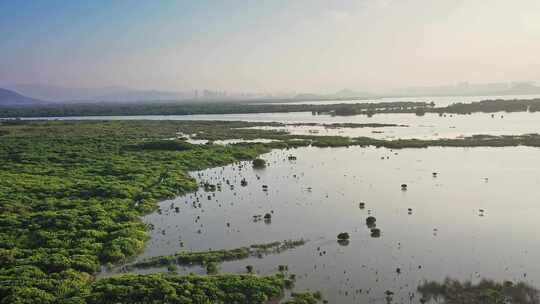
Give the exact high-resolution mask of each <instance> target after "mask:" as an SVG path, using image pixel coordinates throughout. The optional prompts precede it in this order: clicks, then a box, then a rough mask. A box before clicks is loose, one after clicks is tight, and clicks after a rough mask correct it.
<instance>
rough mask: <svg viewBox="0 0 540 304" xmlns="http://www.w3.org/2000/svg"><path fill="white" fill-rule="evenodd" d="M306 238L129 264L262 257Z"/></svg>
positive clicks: (207, 262) (143, 265)
mask: <svg viewBox="0 0 540 304" xmlns="http://www.w3.org/2000/svg"><path fill="white" fill-rule="evenodd" d="M305 243H306V241H305V240H303V239H300V240H286V241H282V242H272V243H267V244H255V245H251V246H249V247H240V248H235V249H229V250H211V251H202V252H179V253H177V254H175V255H173V256H159V257H154V258H149V259H146V260H143V261H140V262H137V263H134V264H130V265H127V268H128V269H131V268H149V267H161V266H167V265H171V264H178V265H186V266H190V265H210V264H212V263H221V262H226V261H235V260H243V259H247V258H250V257H262V256H264V255H269V254H278V253H281V252H282V251H285V250H289V249H293V248H296V247H299V246H302V245H304V244H305Z"/></svg>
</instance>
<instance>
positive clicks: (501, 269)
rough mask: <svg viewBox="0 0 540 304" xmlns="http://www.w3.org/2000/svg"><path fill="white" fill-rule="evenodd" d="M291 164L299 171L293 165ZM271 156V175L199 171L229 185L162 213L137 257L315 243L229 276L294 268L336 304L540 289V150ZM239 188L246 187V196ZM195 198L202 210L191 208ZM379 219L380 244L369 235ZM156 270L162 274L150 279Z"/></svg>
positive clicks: (245, 169)
mask: <svg viewBox="0 0 540 304" xmlns="http://www.w3.org/2000/svg"><path fill="white" fill-rule="evenodd" d="M291 154H292V155H295V156H296V157H297V160H296V161H289V160H288V159H287V156H288V155H291ZM263 158H264V159H266V160H267V161H268V163H269V166H268V167H267V168H266V169H263V170H254V169H253V168H251V165H250V164H249V163H246V162H242V163H237V164H234V165H229V166H225V167H219V168H213V169H209V170H204V171H201V172H194V173H193V176H194V177H196V178H197V180H198V181H199V182H201V183H202V182H205V181H208V182H210V183H213V184H216V183H220V182H221V183H223V188H222V189H223V190H222V191H217V192H215V196H212V195H213V194H212V193H206V192H204V191H202V190H201V191H199V192H197V193H192V194H188V195H186V196H182V197H178V198H176V199H174V200H169V201H164V202H162V203H160V206H161V210H162V212H161V214H159V213H157V212H156V213H153V214H150V215H148V216H146V217H145V218H144V221H145V222H147V223H151V224H153V225H154V227H155V228H154V230H153V231H152V238H151V240H150V241H149V242H148V244H147V246H146V249H145V251H144V253H143V254H142V255H141V256H140V257H139V258H138V259H143V258H147V257H152V256H159V255H170V254H174V253H175V252H177V251H180V250H195V251H199V250H208V249H223V248H225V249H231V248H237V247H241V246H248V245H250V244H256V243H265V242H272V241H279V240H286V239H298V238H304V239H308V240H309V242H308V243H307V244H306V245H304V246H302V247H299V248H296V249H293V250H290V251H287V252H284V253H281V254H278V255H270V256H266V257H264V258H262V259H258V258H251V259H247V260H242V261H235V262H227V263H224V264H222V265H221V271H222V272H245V266H246V265H253V266H254V268H255V270H256V271H257V272H258V273H261V274H271V273H276V272H277V266H278V265H281V264H285V265H289V271H290V272H291V273H296V274H297V276H298V280H297V283H296V289H297V290H305V289H311V290H321V291H322V292H323V294H324V296H325V298H326V299H328V300H329V301H330V303H386V301H385V299H384V298H385V297H384V292H385V291H386V290H391V291H393V292H395V293H396V295H395V296H394V300H395V302H396V303H410V295H411V293H414V292H415V291H416V287H417V286H418V284H419V283H421V282H422V281H423V280H443V279H444V278H445V277H452V278H456V279H463V280H465V279H467V280H472V281H473V282H477V281H479V280H480V279H481V278H491V279H496V280H515V281H519V280H521V281H526V282H528V283H530V284H532V285H533V286H536V287H540V284H539V283H540V281H539V280H540V264H539V263H538V257H539V256H540V242H539V241H538V240H537V238H536V232H537V231H539V229H540V221H538V219H539V218H540V204H539V201H540V187H539V185H540V170H538V168H537V167H536V164H538V163H540V150H539V149H535V148H528V147H512V148H428V149H404V150H394V151H392V150H389V149H384V148H380V149H376V148H360V147H352V148H311V147H307V148H300V149H294V150H288V151H284V150H280V151H273V152H271V153H268V154H266V155H264V156H263ZM433 172H437V176H436V177H434V176H433V174H432V173H433ZM242 178H246V180H247V181H248V186H247V187H241V186H240V180H241V179H242ZM226 179H228V180H230V182H231V184H233V185H234V190H231V189H230V188H229V187H227V185H226V184H225V180H226ZM403 183H406V184H407V185H408V189H407V190H406V191H402V190H401V186H400V185H401V184H403ZM263 184H264V185H268V188H269V190H268V191H267V192H264V191H262V185H263ZM208 195H210V199H209V198H208ZM197 198H198V200H199V202H200V203H201V207H194V206H193V203H194V202H195V203H196V204H195V205H196V206H197V204H198V203H197V202H196V200H197ZM360 202H365V204H366V207H365V209H360V208H359V203H360ZM174 207H179V208H180V211H179V212H178V213H177V212H175V211H174ZM409 208H411V209H412V212H409V211H408V209H409ZM480 209H483V210H484V211H483V212H481V211H480ZM272 211H273V212H274V213H273V217H272V221H271V223H264V222H263V221H260V222H253V220H252V216H253V215H256V214H265V213H267V212H272ZM370 214H371V215H373V216H375V217H376V219H377V222H376V225H377V227H378V228H380V229H381V231H382V233H381V236H380V237H379V238H372V237H371V236H370V231H369V229H368V228H367V226H366V217H367V216H369V215H370ZM227 223H230V227H227ZM340 232H348V233H350V235H351V240H350V243H349V245H348V246H341V245H339V244H338V243H337V241H336V236H337V234H338V233H340ZM181 242H182V243H183V247H181ZM397 268H400V272H401V273H397V271H396V270H397ZM155 271H164V269H146V270H144V271H142V272H155ZM180 271H182V272H199V273H204V270H202V269H200V268H198V267H194V268H181V269H180ZM418 297H419V296H417V298H415V300H414V301H412V303H418Z"/></svg>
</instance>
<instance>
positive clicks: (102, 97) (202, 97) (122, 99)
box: [0, 82, 540, 105]
mask: <svg viewBox="0 0 540 304" xmlns="http://www.w3.org/2000/svg"><path fill="white" fill-rule="evenodd" d="M2 87H3V88H4V89H2V96H0V105H33V104H44V103H47V102H44V101H43V100H46V101H48V102H50V103H53V104H54V103H64V104H69V103H91V102H109V103H111V102H114V103H136V102H191V101H196V100H197V101H242V100H244V101H245V100H249V101H266V100H276V101H280V102H287V101H291V100H331V99H365V98H380V97H411V98H414V97H421V96H422V97H425V96H482V95H484V96H488V95H491V96H504V95H528V94H540V87H539V86H537V85H536V84H535V83H534V82H511V83H488V84H470V83H467V82H463V83H458V84H456V85H446V86H431V87H408V88H398V89H391V90H382V91H373V92H368V91H358V90H350V89H343V90H340V91H337V92H334V93H328V94H313V93H309V92H306V93H302V94H295V93H287V94H271V93H270V94H263V93H242V92H240V93H230V92H229V93H227V92H225V91H212V90H190V91H184V92H174V91H160V90H138V89H131V88H126V87H120V86H109V87H101V88H70V87H62V86H55V85H43V84H17V85H3V86H2Z"/></svg>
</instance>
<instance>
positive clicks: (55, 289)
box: [0, 122, 268, 303]
mask: <svg viewBox="0 0 540 304" xmlns="http://www.w3.org/2000/svg"><path fill="white" fill-rule="evenodd" d="M0 129H1V130H2V131H3V132H2V133H3V134H4V135H3V136H1V137H0V159H1V161H0V210H1V212H0V303H84V302H85V301H86V299H87V298H88V297H89V296H90V295H91V294H92V290H93V289H94V285H93V282H94V280H95V278H94V275H95V274H96V273H97V272H98V271H99V269H100V265H102V264H107V263H121V262H124V261H126V260H127V259H128V258H130V257H132V256H134V255H135V254H137V253H138V252H140V251H141V250H142V249H143V247H144V244H145V241H146V240H147V238H148V227H146V225H144V224H143V223H142V221H141V219H140V218H141V215H143V214H146V213H148V212H150V211H152V210H154V209H155V208H156V202H157V201H158V200H161V199H164V198H167V197H173V196H177V195H179V194H182V193H186V192H188V191H194V190H196V189H197V184H196V182H195V180H194V179H193V178H192V177H190V176H189V175H188V172H189V171H190V170H197V169H202V168H207V167H212V166H219V165H225V164H228V163H231V162H235V161H238V160H242V159H253V158H255V157H256V156H257V155H259V154H261V153H263V152H267V151H268V148H266V147H264V146H261V145H253V146H246V145H243V146H227V147H224V146H197V145H189V144H186V143H184V142H176V141H171V142H169V141H166V142H164V141H162V140H161V138H164V137H171V134H175V132H177V128H176V126H173V125H168V124H167V123H165V124H162V125H161V124H152V123H150V124H148V123H127V124H126V123H116V122H90V123H72V122H71V123H70V122H46V123H42V122H36V123H7V124H5V123H3V124H2V125H1V126H0ZM96 284H101V283H99V281H97V283H96Z"/></svg>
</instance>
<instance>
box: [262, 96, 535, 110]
mask: <svg viewBox="0 0 540 304" xmlns="http://www.w3.org/2000/svg"><path fill="white" fill-rule="evenodd" d="M533 98H540V95H538V94H536V95H483V96H420V97H384V98H376V99H373V98H370V99H352V100H313V101H299V102H287V103H279V102H267V103H264V104H308V105H325V104H340V103H364V102H372V103H375V102H399V101H412V102H434V103H435V105H436V106H437V107H446V106H449V105H451V104H453V103H457V102H462V103H470V102H476V101H482V100H493V99H506V100H511V99H533ZM259 104H260V103H259Z"/></svg>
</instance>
